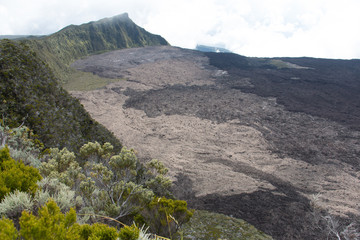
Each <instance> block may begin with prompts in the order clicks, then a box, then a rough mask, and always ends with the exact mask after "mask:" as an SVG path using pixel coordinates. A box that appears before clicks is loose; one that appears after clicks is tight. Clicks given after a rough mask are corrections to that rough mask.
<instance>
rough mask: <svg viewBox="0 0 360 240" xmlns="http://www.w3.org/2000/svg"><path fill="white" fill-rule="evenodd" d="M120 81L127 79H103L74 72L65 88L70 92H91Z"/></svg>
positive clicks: (64, 85) (85, 73)
mask: <svg viewBox="0 0 360 240" xmlns="http://www.w3.org/2000/svg"><path fill="white" fill-rule="evenodd" d="M118 81H125V79H112V78H103V77H99V76H97V75H95V74H92V73H88V72H81V71H74V72H73V73H72V74H71V79H70V80H69V81H67V82H66V83H64V84H63V88H64V89H66V90H68V91H91V90H96V89H100V88H103V87H105V86H106V85H108V84H109V83H114V82H118Z"/></svg>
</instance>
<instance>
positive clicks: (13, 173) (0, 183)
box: [0, 147, 41, 201]
mask: <svg viewBox="0 0 360 240" xmlns="http://www.w3.org/2000/svg"><path fill="white" fill-rule="evenodd" d="M40 179H41V175H40V173H39V171H38V170H37V169H36V168H34V167H31V166H25V165H24V164H23V163H22V162H21V161H20V162H17V161H15V160H14V159H12V158H11V157H10V154H9V149H8V148H7V147H5V148H3V149H0V201H1V200H2V199H3V198H4V197H5V195H6V194H8V193H11V192H14V191H15V190H19V191H22V192H29V193H31V194H35V192H36V190H37V188H38V186H37V184H36V182H37V181H38V180H40Z"/></svg>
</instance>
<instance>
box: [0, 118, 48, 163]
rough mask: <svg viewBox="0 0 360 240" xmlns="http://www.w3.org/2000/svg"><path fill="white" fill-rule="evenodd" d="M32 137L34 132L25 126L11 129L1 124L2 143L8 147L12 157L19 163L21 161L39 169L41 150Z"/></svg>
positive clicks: (0, 138) (0, 137) (0, 136)
mask: <svg viewBox="0 0 360 240" xmlns="http://www.w3.org/2000/svg"><path fill="white" fill-rule="evenodd" d="M32 136H33V133H32V131H31V130H30V129H29V128H27V127H25V126H20V127H17V128H9V127H8V126H5V125H4V124H0V142H1V145H2V146H3V145H5V144H6V145H7V146H8V148H9V150H10V155H11V157H12V158H13V159H15V160H17V161H20V160H21V161H22V162H23V163H24V164H25V165H31V166H33V167H36V168H39V167H40V164H41V163H40V159H39V155H40V149H39V148H38V146H36V144H35V141H34V140H33V139H31V137H32Z"/></svg>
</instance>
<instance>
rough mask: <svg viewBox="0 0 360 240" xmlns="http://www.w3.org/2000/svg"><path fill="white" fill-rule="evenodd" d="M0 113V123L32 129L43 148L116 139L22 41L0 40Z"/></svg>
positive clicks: (80, 144)
mask: <svg viewBox="0 0 360 240" xmlns="http://www.w3.org/2000/svg"><path fill="white" fill-rule="evenodd" d="M0 78H1V81H0V99H1V102H0V112H1V115H2V121H4V124H6V125H8V126H10V127H18V126H20V125H22V124H24V125H25V126H27V127H29V128H30V129H32V130H33V131H34V132H35V133H36V134H37V135H38V137H39V139H40V140H41V141H42V142H43V143H44V144H45V146H46V147H58V148H63V147H67V148H68V149H70V150H73V151H75V150H78V149H79V148H80V147H81V146H82V145H83V144H85V143H87V142H89V141H98V142H111V143H112V144H113V145H114V146H115V148H117V149H120V148H121V144H120V142H119V141H118V140H117V139H116V138H115V137H114V136H113V134H112V133H110V132H109V131H108V130H107V129H106V128H105V127H103V126H102V125H100V124H99V123H97V122H96V121H94V120H93V119H92V118H91V117H90V115H89V114H88V113H87V112H86V111H85V109H84V108H83V106H82V105H81V104H80V103H79V101H78V100H76V99H74V98H73V97H71V96H70V94H68V92H66V91H65V90H64V89H63V88H62V87H61V86H60V84H59V83H58V80H57V79H56V78H55V76H54V74H53V73H52V71H51V70H50V69H49V67H48V66H47V65H46V64H45V63H44V62H42V61H41V60H40V59H39V57H38V56H37V54H36V53H35V52H33V51H32V50H31V49H30V48H29V47H28V46H26V45H25V44H23V43H19V42H15V41H10V40H1V41H0Z"/></svg>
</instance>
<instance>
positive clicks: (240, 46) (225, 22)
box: [0, 0, 360, 59]
mask: <svg viewBox="0 0 360 240" xmlns="http://www.w3.org/2000/svg"><path fill="white" fill-rule="evenodd" d="M359 11H360V0H32V1H29V0H0V35H14V34H15V35H28V34H31V35H38V34H41V35H42V34H51V33H54V32H56V31H59V30H60V29H62V28H64V27H65V26H68V25H70V24H76V25H79V24H82V23H86V22H89V21H96V20H99V19H102V18H105V17H112V16H115V15H118V14H121V13H125V12H127V13H128V14H129V17H130V18H131V19H132V20H133V21H134V22H135V23H136V24H137V25H139V26H141V27H143V28H145V29H146V30H147V31H149V32H151V33H155V34H159V35H161V36H162V37H164V38H165V39H166V40H167V41H168V42H169V43H170V44H171V45H173V46H179V47H183V48H195V47H196V45H197V44H202V45H209V46H218V47H223V48H226V49H228V50H230V51H233V52H235V53H238V54H241V55H245V56H251V57H302V56H307V57H319V58H338V59H352V58H358V59H360V14H359Z"/></svg>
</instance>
